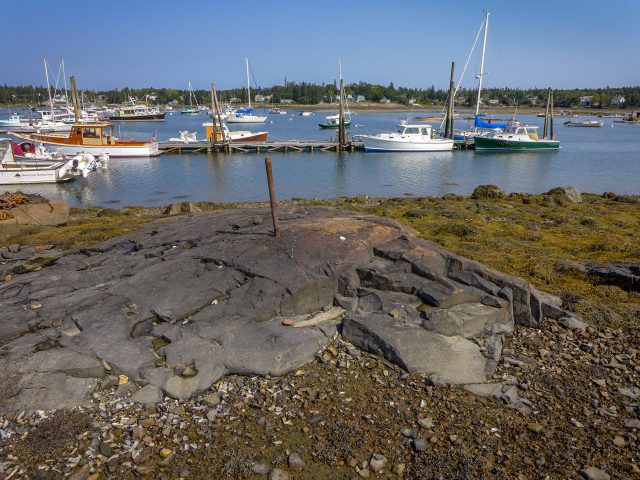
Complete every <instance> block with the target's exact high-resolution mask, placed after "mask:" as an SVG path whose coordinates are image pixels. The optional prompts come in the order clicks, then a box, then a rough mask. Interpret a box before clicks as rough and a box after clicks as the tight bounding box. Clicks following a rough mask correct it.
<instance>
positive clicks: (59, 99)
mask: <svg viewBox="0 0 640 480" xmlns="http://www.w3.org/2000/svg"><path fill="white" fill-rule="evenodd" d="M53 101H54V102H56V103H65V102H66V101H67V96H66V95H64V94H61V93H59V94H58V95H56V96H55V97H53Z"/></svg>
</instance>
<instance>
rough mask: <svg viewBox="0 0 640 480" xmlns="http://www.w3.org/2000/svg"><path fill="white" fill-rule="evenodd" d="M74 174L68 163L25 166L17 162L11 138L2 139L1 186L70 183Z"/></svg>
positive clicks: (0, 142)
mask: <svg viewBox="0 0 640 480" xmlns="http://www.w3.org/2000/svg"><path fill="white" fill-rule="evenodd" d="M72 178H73V174H72V173H71V171H70V169H69V168H68V166H67V165H66V162H62V161H61V162H44V163H41V164H25V163H22V162H18V161H16V158H15V156H14V154H13V145H12V142H11V139H10V138H0V185H16V184H24V183H58V182H68V181H69V180H71V179H72Z"/></svg>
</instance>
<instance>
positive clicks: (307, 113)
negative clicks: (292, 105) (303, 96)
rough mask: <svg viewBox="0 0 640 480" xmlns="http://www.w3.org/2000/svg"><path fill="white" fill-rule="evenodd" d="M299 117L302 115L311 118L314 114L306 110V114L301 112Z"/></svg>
mask: <svg viewBox="0 0 640 480" xmlns="http://www.w3.org/2000/svg"><path fill="white" fill-rule="evenodd" d="M298 115H300V116H302V117H310V116H311V115H313V112H309V111H307V110H305V111H304V112H300V113H299V114H298Z"/></svg>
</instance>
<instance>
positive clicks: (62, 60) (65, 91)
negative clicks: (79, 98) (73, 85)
mask: <svg viewBox="0 0 640 480" xmlns="http://www.w3.org/2000/svg"><path fill="white" fill-rule="evenodd" d="M60 61H61V62H62V79H63V80H64V98H65V100H66V102H67V113H68V112H69V92H68V91H67V74H66V73H65V71H64V58H62V57H60Z"/></svg>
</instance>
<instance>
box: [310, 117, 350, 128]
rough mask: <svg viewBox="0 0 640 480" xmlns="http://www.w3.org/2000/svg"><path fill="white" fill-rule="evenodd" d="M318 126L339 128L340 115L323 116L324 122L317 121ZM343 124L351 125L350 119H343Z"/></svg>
mask: <svg viewBox="0 0 640 480" xmlns="http://www.w3.org/2000/svg"><path fill="white" fill-rule="evenodd" d="M318 126H319V127H320V128H339V127H340V115H330V116H328V117H325V119H324V123H319V124H318ZM344 126H345V128H346V127H350V126H351V119H349V120H347V119H345V120H344Z"/></svg>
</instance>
